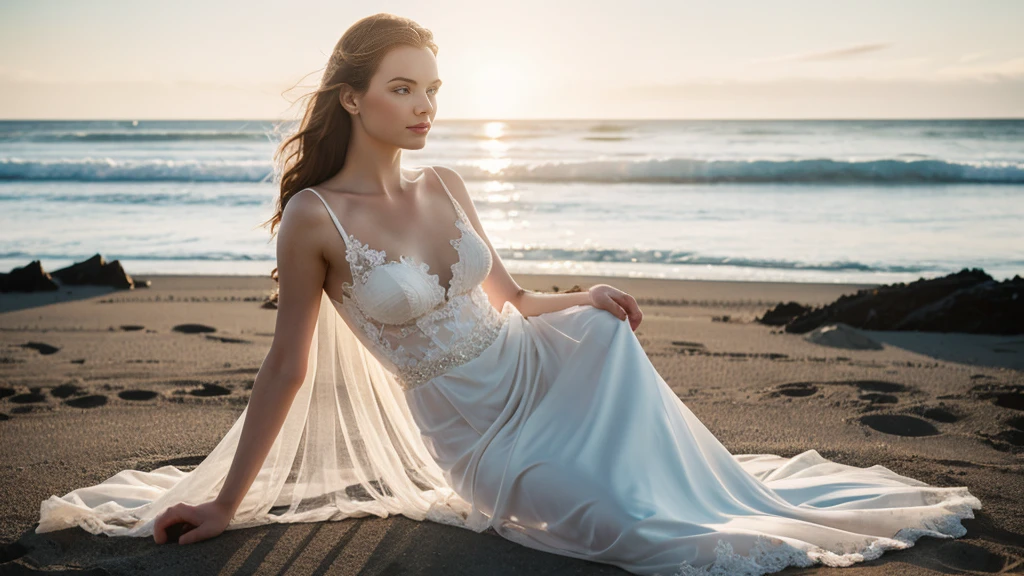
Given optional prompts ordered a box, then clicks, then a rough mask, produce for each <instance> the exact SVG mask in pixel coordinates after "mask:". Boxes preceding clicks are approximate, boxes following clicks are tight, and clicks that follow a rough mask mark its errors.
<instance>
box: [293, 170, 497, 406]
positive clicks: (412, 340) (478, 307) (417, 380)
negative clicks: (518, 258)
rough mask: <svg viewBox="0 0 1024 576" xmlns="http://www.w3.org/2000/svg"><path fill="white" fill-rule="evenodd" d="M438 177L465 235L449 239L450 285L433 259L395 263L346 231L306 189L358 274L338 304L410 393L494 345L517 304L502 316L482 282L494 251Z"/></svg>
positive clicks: (344, 286)
mask: <svg viewBox="0 0 1024 576" xmlns="http://www.w3.org/2000/svg"><path fill="white" fill-rule="evenodd" d="M431 171H433V169H431ZM434 174H435V176H436V175H437V173H436V171H435V172H434ZM437 179H438V181H439V182H441V186H442V187H443V188H444V190H445V194H447V195H448V198H449V199H450V200H451V202H452V205H453V206H454V208H455V213H456V220H455V225H456V227H457V228H458V230H459V237H458V238H455V239H453V240H450V241H449V243H450V244H451V246H452V247H453V248H454V249H455V251H456V253H457V256H458V258H457V259H456V261H455V263H454V264H452V266H451V270H452V277H451V281H450V283H449V286H448V289H447V290H445V288H444V287H443V286H442V285H441V283H440V279H439V277H438V274H431V273H430V269H429V266H428V265H427V263H425V262H423V261H421V260H419V259H417V258H414V257H409V256H400V257H399V259H398V260H393V261H388V260H387V254H386V253H385V251H383V250H376V249H373V248H371V247H370V246H369V245H367V244H364V243H362V242H360V241H359V240H358V239H357V238H355V237H354V236H352V235H350V234H348V233H347V232H345V229H344V228H343V227H342V226H341V222H339V220H338V218H337V217H336V216H335V215H334V212H333V211H332V210H331V208H330V206H328V205H327V202H326V201H325V200H324V199H323V197H322V196H320V194H319V193H318V192H317V191H316V190H313V189H312V188H307V190H310V191H311V192H313V193H314V194H316V195H317V197H319V198H320V201H321V202H323V204H324V207H326V208H327V211H328V212H329V213H330V215H331V218H332V219H333V220H334V224H335V227H336V228H337V229H338V232H339V233H340V234H341V237H342V238H343V239H344V241H345V245H346V250H345V260H346V261H347V262H348V264H349V267H350V269H351V271H352V282H351V283H348V282H344V283H343V284H342V286H341V290H342V295H343V296H344V298H343V302H338V301H336V300H334V299H333V298H332V299H331V301H332V302H334V304H335V306H336V307H337V308H338V310H339V312H340V313H341V314H342V316H343V317H344V318H345V320H346V322H349V324H350V325H351V327H352V329H353V330H354V331H356V332H357V334H361V335H362V339H363V341H364V343H366V344H367V345H368V348H370V350H371V352H373V354H374V355H375V356H376V357H377V358H378V359H379V360H380V361H381V362H382V363H383V364H384V365H385V366H387V367H388V368H389V369H391V371H392V373H393V374H394V375H395V377H396V380H398V382H399V384H400V385H401V386H402V388H403V389H404V390H411V389H413V388H415V387H417V386H420V385H422V384H425V383H426V382H428V381H429V380H430V379H432V378H435V377H437V376H439V375H441V374H444V373H445V372H448V371H449V370H451V369H453V368H455V367H456V366H459V365H462V364H465V363H466V362H468V361H470V360H472V359H473V358H476V357H477V356H479V355H480V353H482V352H483V351H484V350H485V349H486V348H487V347H488V346H489V345H490V344H491V343H492V342H494V339H495V338H496V337H497V336H498V333H499V331H500V330H501V327H502V326H503V325H504V324H505V321H506V320H507V319H508V313H509V310H510V309H511V307H505V312H504V313H499V312H498V311H497V310H495V308H494V307H493V306H492V305H491V303H490V301H489V300H488V298H487V294H486V292H484V290H483V288H482V286H481V283H482V282H483V281H484V279H485V278H487V274H488V273H489V272H490V270H491V264H492V261H491V253H490V250H489V249H488V247H487V244H486V243H485V242H484V241H483V239H482V238H481V237H480V236H479V235H478V234H477V233H476V230H475V229H474V228H473V225H472V223H471V222H470V221H469V218H468V217H467V216H466V214H465V212H464V211H463V210H462V207H461V206H460V205H459V203H458V202H457V201H456V200H455V198H454V197H453V196H452V195H451V192H450V191H449V190H448V187H447V186H446V185H445V183H444V181H443V180H441V178H440V177H439V176H438V177H437Z"/></svg>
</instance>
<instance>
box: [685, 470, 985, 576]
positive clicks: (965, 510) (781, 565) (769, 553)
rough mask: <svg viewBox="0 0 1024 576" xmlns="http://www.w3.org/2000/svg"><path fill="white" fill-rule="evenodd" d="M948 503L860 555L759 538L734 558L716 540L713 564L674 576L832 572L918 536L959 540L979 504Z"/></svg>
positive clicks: (962, 499) (900, 546) (964, 499)
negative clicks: (808, 570) (815, 569)
mask: <svg viewBox="0 0 1024 576" xmlns="http://www.w3.org/2000/svg"><path fill="white" fill-rule="evenodd" d="M964 494H967V495H965V496H960V497H957V498H953V499H950V500H948V501H947V502H946V503H945V505H944V506H943V511H944V513H943V514H939V515H936V516H933V517H931V518H927V519H925V520H923V521H922V522H921V525H919V526H915V527H908V528H903V529H901V530H899V531H898V532H897V533H896V534H895V535H894V536H893V537H892V538H877V539H875V540H874V541H872V542H871V544H870V545H868V546H867V547H866V548H864V549H863V550H861V551H859V552H851V553H846V554H837V553H835V552H831V551H828V550H825V549H823V548H819V547H813V548H811V549H810V550H801V549H799V548H797V547H796V546H793V545H791V544H789V543H786V542H784V541H781V540H779V539H777V538H771V537H769V536H766V535H760V536H758V537H757V538H756V540H755V544H754V546H753V548H752V550H751V552H750V554H749V555H747V556H744V555H741V554H736V553H735V552H734V551H733V547H732V544H730V543H729V542H726V541H724V540H719V541H718V545H717V546H716V547H715V560H714V562H712V563H711V564H709V565H707V566H700V567H696V566H692V565H689V564H685V563H684V564H682V565H681V566H680V567H679V571H677V572H675V573H674V574H673V576H763V575H764V574H771V573H774V572H779V571H780V570H784V569H786V568H788V567H790V566H798V567H801V568H807V567H810V566H814V565H815V564H822V565H824V566H829V567H833V568H845V567H848V566H852V565H853V564H856V563H858V562H866V561H870V560H875V559H876V558H878V557H880V556H881V555H882V554H883V553H885V552H886V551H888V550H903V549H906V548H910V547H912V546H913V545H914V543H915V542H916V541H917V540H918V538H920V537H921V536H932V537H935V538H947V539H948V538H959V537H961V536H963V535H964V534H966V533H967V529H966V528H964V526H963V524H962V523H961V521H962V520H963V519H964V518H974V509H981V501H980V500H978V499H977V498H975V497H974V496H970V495H969V494H968V493H967V492H966V489H965V492H964Z"/></svg>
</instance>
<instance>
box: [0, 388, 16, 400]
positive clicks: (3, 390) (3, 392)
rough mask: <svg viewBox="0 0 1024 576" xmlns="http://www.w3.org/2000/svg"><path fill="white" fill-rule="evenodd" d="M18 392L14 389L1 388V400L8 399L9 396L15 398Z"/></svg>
mask: <svg viewBox="0 0 1024 576" xmlns="http://www.w3.org/2000/svg"><path fill="white" fill-rule="evenodd" d="M16 393H17V392H15V391H14V388H7V387H0V399H3V398H7V397H8V396H14V395H15V394H16Z"/></svg>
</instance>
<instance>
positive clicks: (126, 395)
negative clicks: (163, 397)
mask: <svg viewBox="0 0 1024 576" xmlns="http://www.w3.org/2000/svg"><path fill="white" fill-rule="evenodd" d="M157 396H158V394H157V393H156V392H153V391H152V390H122V391H121V392H118V393H117V397H118V398H120V399H122V400H140V401H141V400H152V399H153V398H156V397H157Z"/></svg>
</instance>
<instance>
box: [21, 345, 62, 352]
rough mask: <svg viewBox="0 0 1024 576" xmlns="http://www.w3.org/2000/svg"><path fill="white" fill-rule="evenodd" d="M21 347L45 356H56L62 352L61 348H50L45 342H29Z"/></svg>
mask: <svg viewBox="0 0 1024 576" xmlns="http://www.w3.org/2000/svg"><path fill="white" fill-rule="evenodd" d="M21 347H22V348H30V349H32V350H35V351H36V352H39V353H40V354H43V355H50V354H56V353H57V352H59V351H60V348H57V347H56V346H50V345H49V344H47V343H45V342H29V343H27V344H22V345H21Z"/></svg>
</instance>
